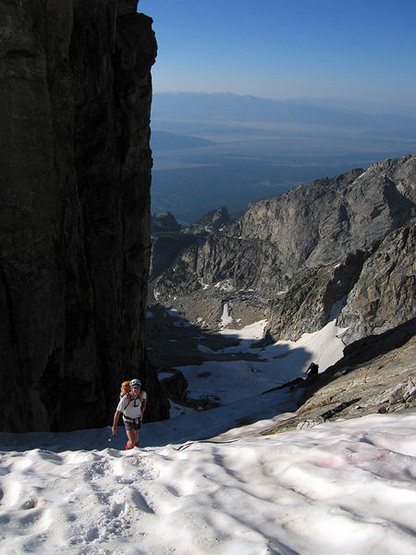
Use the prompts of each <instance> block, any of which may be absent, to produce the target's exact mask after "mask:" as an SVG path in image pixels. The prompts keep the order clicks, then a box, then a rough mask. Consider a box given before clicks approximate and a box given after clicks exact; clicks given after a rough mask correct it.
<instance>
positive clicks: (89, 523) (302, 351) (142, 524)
mask: <svg viewBox="0 0 416 555" xmlns="http://www.w3.org/2000/svg"><path fill="white" fill-rule="evenodd" d="M336 335H337V333H336V330H331V329H330V328H328V329H324V330H322V333H321V335H319V334H316V335H315V334H312V335H311V336H304V337H303V338H302V339H301V340H300V341H301V343H299V344H297V345H289V344H286V345H284V344H280V345H277V346H271V347H268V348H267V349H265V350H264V352H263V355H264V361H263V363H262V362H258V361H256V362H255V363H254V366H255V368H254V371H252V370H251V369H247V368H245V367H244V366H243V367H240V366H238V365H236V367H231V372H230V376H231V377H232V379H230V382H229V383H230V387H229V390H228V391H227V388H226V385H225V381H223V382H221V384H220V386H221V387H220V390H221V392H220V396H221V401H222V402H223V403H224V406H222V407H220V408H218V409H213V410H210V411H205V412H197V413H193V414H184V415H182V416H179V417H177V418H174V419H171V420H170V421H165V422H159V423H151V424H146V425H145V426H144V427H143V430H142V432H141V436H142V437H141V445H142V447H141V449H134V450H131V451H123V450H122V447H123V445H124V443H125V435H124V431H123V429H122V428H119V431H118V434H117V436H116V437H115V438H114V439H113V440H112V442H111V443H108V442H107V439H108V437H109V433H110V432H109V430H108V429H100V430H81V431H77V432H71V433H65V434H4V433H2V434H0V455H1V458H0V554H7V555H8V554H11V553H39V554H55V553H70V554H88V555H89V554H97V555H98V554H100V555H101V554H160V555H162V554H163V555H165V554H166V553H178V554H208V553H216V554H238V555H240V554H243V555H244V554H256V555H257V554H266V553H302V554H303V553H304V554H308V555H309V554H326V553H328V554H333V553H334V552H337V553H345V554H347V553H348V554H350V553H351V554H357V553H366V554H367V553H377V554H381V553H386V554H387V553H388V554H399V553H400V554H406V555H407V554H413V553H414V554H416V516H415V514H416V512H415V507H416V412H415V411H408V412H406V413H401V414H397V413H396V414H392V415H386V414H384V415H379V414H378V415H372V416H367V417H363V418H359V419H355V420H349V421H339V422H332V423H326V424H322V425H320V426H316V427H315V428H312V429H307V430H299V431H296V432H291V433H284V434H280V435H260V434H261V432H262V431H267V429H269V428H270V427H271V426H272V425H273V424H274V423H275V422H276V421H277V420H281V419H284V418H286V417H287V414H285V413H284V412H283V411H285V410H291V409H292V408H293V406H294V399H293V398H291V397H290V395H289V393H288V392H285V391H273V392H269V393H265V394H261V392H262V391H263V387H264V386H267V387H269V386H270V385H271V384H273V383H279V382H281V380H282V379H286V378H287V377H288V376H290V366H291V365H290V364H289V362H290V360H292V363H291V364H292V374H291V375H292V377H296V375H299V374H301V372H302V368H303V367H304V366H305V365H307V364H308V361H310V360H311V359H313V360H317V357H319V356H320V366H321V369H322V370H323V369H324V363H323V361H324V359H325V357H327V358H328V357H329V358H331V357H334V356H336V355H335V354H331V355H330V354H329V353H336V352H337V349H338V346H337V341H338V340H337V338H336ZM323 337H325V339H324V338H323ZM245 341H248V343H243V345H244V348H247V347H248V348H249V338H247V337H246V339H245ZM301 345H302V347H301ZM319 345H321V347H319ZM273 347H274V348H273ZM276 352H277V353H280V354H281V355H284V356H283V357H281V358H275V359H272V360H270V359H269V358H268V357H269V355H271V354H272V356H276ZM329 358H328V360H329ZM224 364H225V366H224V369H223V370H224V371H225V370H226V368H227V364H226V363H224ZM240 364H241V362H240ZM249 364H250V365H252V366H253V363H252V362H251V361H250V363H249ZM262 364H263V366H262ZM280 365H281V366H280ZM299 365H301V366H299ZM273 368H274V373H275V374H277V375H275V376H274V373H273ZM204 372H205V373H209V372H212V375H213V376H214V375H215V377H216V380H217V379H220V378H219V369H218V368H216V367H212V365H211V366H209V365H208V363H206V365H204V366H203V367H197V368H194V374H195V375H196V374H197V373H200V374H201V373H204ZM216 372H217V374H215V373H216ZM189 375H190V376H191V378H192V377H193V373H192V369H189ZM256 376H257V377H258V380H259V383H260V385H259V386H256V385H255V383H256V382H255V378H256ZM211 377H212V376H208V375H207V376H206V377H205V379H206V380H210V379H211ZM247 378H249V383H250V387H253V391H252V394H251V396H250V397H247V395H248V394H249V391H248V390H247V387H246V384H245V380H246V379H247ZM203 379H204V378H203V377H200V378H199V379H196V380H195V383H193V384H191V387H193V388H194V393H195V394H196V393H197V391H200V389H199V390H198V388H201V383H199V385H198V380H199V382H201V381H202V380H203ZM216 380H215V381H214V385H215V383H217V382H216ZM278 413H281V414H279V415H278V416H275V415H276V414H278ZM244 422H254V423H251V424H249V425H246V426H242V424H243V423H244ZM225 430H228V431H225ZM221 432H222V433H221ZM107 446H109V448H107Z"/></svg>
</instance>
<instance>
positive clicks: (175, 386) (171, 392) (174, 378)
mask: <svg viewBox="0 0 416 555" xmlns="http://www.w3.org/2000/svg"><path fill="white" fill-rule="evenodd" d="M160 372H166V371H164V370H163V369H159V373H160ZM168 372H169V373H170V374H171V375H170V376H167V377H166V376H164V377H162V378H160V385H161V387H162V389H163V391H164V393H165V395H166V397H167V398H168V399H171V400H172V401H175V402H178V403H184V402H185V401H186V396H187V389H188V381H187V379H186V378H185V376H184V375H183V374H182V372H180V371H179V370H176V369H169V370H168Z"/></svg>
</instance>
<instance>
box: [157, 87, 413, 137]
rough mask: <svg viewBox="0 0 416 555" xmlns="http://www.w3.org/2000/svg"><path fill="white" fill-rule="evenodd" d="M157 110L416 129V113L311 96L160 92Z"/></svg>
mask: <svg viewBox="0 0 416 555" xmlns="http://www.w3.org/2000/svg"><path fill="white" fill-rule="evenodd" d="M153 114H154V115H153V120H154V122H156V123H157V122H158V121H164V120H167V121H190V122H195V121H207V122H234V123H236V122H257V123H259V122H266V123H278V124H282V123H289V124H295V123H298V124H302V125H308V124H310V125H329V126H335V127H339V126H343V127H344V126H350V127H362V128H371V129H372V128H378V129H387V128H394V129H401V130H402V131H406V130H408V131H411V130H416V118H414V117H413V118H412V117H408V116H403V115H395V114H388V113H382V114H369V113H365V112H361V111H358V110H347V109H340V108H334V107H324V106H318V105H316V104H315V103H313V102H310V103H309V102H308V101H307V100H304V101H296V100H271V99H266V98H259V97H255V96H249V95H244V96H239V95H236V94H231V93H183V92H178V93H156V94H155V95H154V97H153Z"/></svg>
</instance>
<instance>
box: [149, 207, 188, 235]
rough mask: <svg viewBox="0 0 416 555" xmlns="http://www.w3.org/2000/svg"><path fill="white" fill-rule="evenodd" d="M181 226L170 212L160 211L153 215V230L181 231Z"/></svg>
mask: <svg viewBox="0 0 416 555" xmlns="http://www.w3.org/2000/svg"><path fill="white" fill-rule="evenodd" d="M180 229H181V226H180V225H179V224H178V222H177V221H176V218H175V216H174V215H173V214H171V213H170V212H160V214H154V215H153V216H152V225H151V230H152V232H158V231H179V230H180Z"/></svg>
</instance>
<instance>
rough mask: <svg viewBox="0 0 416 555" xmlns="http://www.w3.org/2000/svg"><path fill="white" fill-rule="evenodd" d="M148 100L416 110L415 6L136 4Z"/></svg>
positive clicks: (324, 0) (329, 0)
mask: <svg viewBox="0 0 416 555" xmlns="http://www.w3.org/2000/svg"><path fill="white" fill-rule="evenodd" d="M138 11H140V12H143V13H146V14H147V15H149V16H150V17H152V18H153V20H154V23H153V28H154V30H155V32H156V37H157V41H158V45H159V52H158V58H157V61H156V65H155V66H154V68H153V82H154V90H155V92H162V91H198V92H233V93H237V94H252V95H256V96H261V97H266V98H274V99H279V98H307V97H313V98H324V99H335V98H340V99H346V100H349V101H360V102H366V103H378V102H384V103H391V104H398V105H400V104H403V105H408V106H415V107H416V72H415V60H416V38H415V36H416V33H415V21H416V0H409V1H402V0H349V1H348V2H346V1H337V0H315V1H313V0H257V2H256V1H253V0H251V1H249V0H210V1H209V2H208V1H202V0H140V2H139V5H138Z"/></svg>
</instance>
